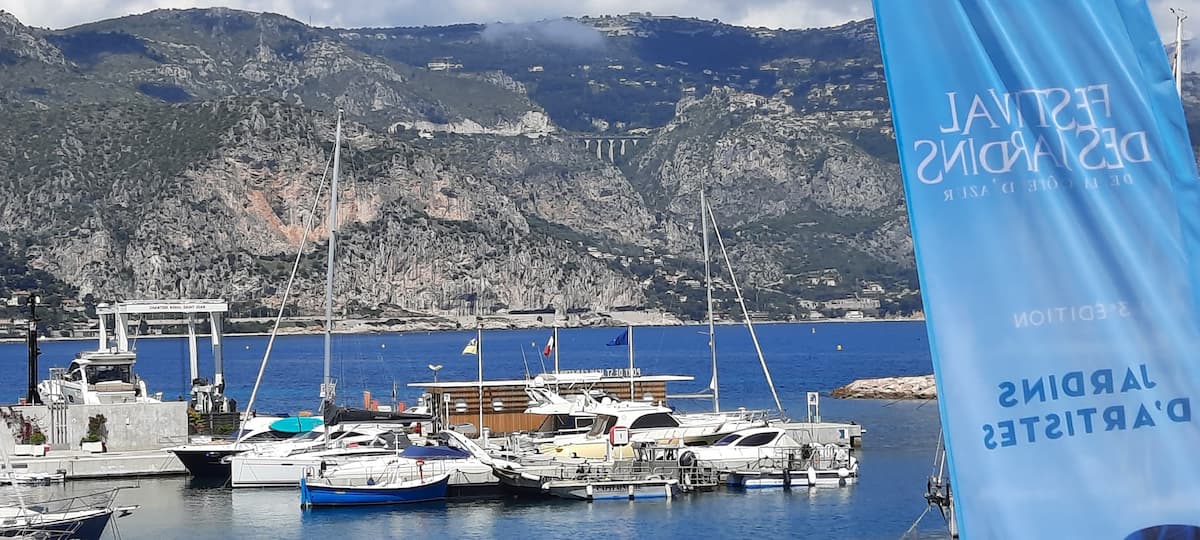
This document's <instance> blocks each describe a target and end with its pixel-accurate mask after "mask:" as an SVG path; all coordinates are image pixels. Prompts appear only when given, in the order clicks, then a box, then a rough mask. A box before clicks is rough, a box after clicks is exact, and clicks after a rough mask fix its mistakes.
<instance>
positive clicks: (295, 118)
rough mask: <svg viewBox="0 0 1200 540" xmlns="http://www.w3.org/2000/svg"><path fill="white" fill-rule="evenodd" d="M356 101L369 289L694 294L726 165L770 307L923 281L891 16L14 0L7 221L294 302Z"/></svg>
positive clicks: (164, 273) (239, 295)
mask: <svg viewBox="0 0 1200 540" xmlns="http://www.w3.org/2000/svg"><path fill="white" fill-rule="evenodd" d="M337 109H341V110H343V111H344V113H345V116H346V119H347V123H346V127H345V130H344V131H345V133H344V135H345V141H344V145H345V146H344V147H343V167H342V186H341V190H340V192H339V199H340V203H339V218H338V221H339V226H340V230H341V231H342V232H341V233H340V234H339V257H338V264H339V272H338V274H337V275H338V282H337V284H336V290H337V293H338V298H339V304H340V308H341V309H342V310H343V311H344V312H345V313H348V314H353V315H381V314H387V313H408V312H421V313H436V314H446V313H467V312H479V313H492V312H497V311H502V310H530V309H533V310H537V309H544V308H547V307H552V308H557V309H576V310H579V309H590V310H608V309H613V308H617V307H621V306H643V307H661V308H665V309H668V310H670V311H673V312H676V313H678V314H681V315H684V316H687V317H692V318H695V317H697V316H698V315H699V314H701V313H702V312H703V309H704V308H703V304H702V299H703V298H702V297H703V292H702V284H701V283H700V282H699V281H698V280H699V278H700V277H701V276H702V265H701V263H700V261H699V259H700V256H699V255H700V252H701V248H700V234H699V227H700V223H699V216H700V210H699V193H700V190H701V189H702V188H703V189H705V190H706V192H707V194H708V196H709V200H710V202H711V205H712V207H713V211H714V214H715V217H716V223H717V225H718V226H720V228H721V232H722V238H723V239H724V241H725V242H726V244H727V246H726V247H727V248H728V250H729V255H730V257H731V259H732V264H733V266H734V269H735V270H736V271H737V272H738V278H739V280H740V281H741V282H742V283H743V284H744V285H745V286H746V287H747V288H748V289H749V291H748V297H749V299H750V301H751V309H753V310H755V311H762V312H766V313H767V314H769V315H770V316H772V317H775V318H783V317H789V316H805V315H807V314H808V312H809V311H810V310H813V309H821V307H820V305H819V304H818V303H817V302H819V301H824V300H831V299H837V298H854V297H856V296H861V295H862V294H864V291H863V289H864V287H866V285H867V284H868V283H874V284H876V285H877V286H878V288H880V289H882V292H880V291H878V290H875V291H872V292H871V294H872V295H873V296H872V298H876V299H879V300H881V301H882V308H883V309H884V310H885V311H893V312H895V311H901V310H906V309H912V308H913V307H915V306H916V304H915V303H914V302H913V300H914V299H915V298H916V297H913V296H906V295H909V294H910V292H911V290H912V289H916V280H915V274H914V272H913V270H912V260H911V242H910V240H909V238H908V225H907V220H906V215H905V212H904V202H903V195H902V189H901V185H900V181H899V174H898V166H897V164H896V157H895V148H894V140H893V138H892V134H891V121H890V117H889V115H888V110H887V102H886V89H885V87H884V84H883V77H882V67H881V63H880V60H879V54H878V46H877V43H876V41H875V33H874V27H873V24H871V23H870V22H869V21H865V22H858V23H850V24H847V25H844V26H841V27H836V28H827V29H813V30H802V31H782V30H778V31H777V30H767V29H749V28H738V27H732V26H728V25H723V24H720V23H716V22H707V21H697V20H690V19H678V18H670V17H653V16H649V15H648V14H647V15H641V14H633V15H628V16H620V17H602V18H582V19H563V20H556V21H543V22H540V23H532V24H520V25H508V24H495V25H487V26H481V25H458V26H451V27H437V28H380V29H354V30H343V29H330V28H314V27H310V26H307V25H305V24H302V23H300V22H297V21H294V20H291V19H288V18H285V17H282V16H278V15H272V14H259V13H249V12H242V11H234V10H228V9H204V10H159V11H153V12H150V13H147V14H143V15H135V16H130V17H123V18H119V19H112V20H107V21H100V22H96V23H92V24H87V25H83V26H79V27H75V28H68V29H64V30H46V29H37V28H30V27H26V26H24V25H22V24H21V23H20V21H17V20H16V19H14V18H13V17H12V16H11V15H8V14H4V13H3V12H0V121H3V122H4V123H5V125H6V126H8V127H9V129H6V130H4V131H3V132H2V133H0V194H2V195H3V197H0V216H2V217H3V219H2V220H0V239H3V240H4V242H5V243H6V245H7V249H8V250H9V251H10V252H11V253H13V254H14V255H13V256H14V257H17V258H21V257H24V259H25V260H26V261H27V263H28V267H29V268H32V269H37V270H38V271H41V272H44V273H45V275H51V276H53V277H54V279H55V280H57V281H58V282H59V285H60V288H61V289H62V290H69V291H73V292H77V293H78V294H80V295H83V294H88V293H90V294H93V295H94V296H95V297H97V298H140V297H178V296H192V297H195V296H220V297H225V298H229V299H231V300H233V301H235V302H236V303H238V305H240V306H254V305H264V306H265V305H278V300H279V296H280V294H281V289H282V286H283V284H284V283H285V282H286V278H287V274H288V272H289V271H290V269H291V261H292V259H293V258H294V257H295V253H296V250H297V249H298V248H299V246H300V240H301V238H302V236H303V234H304V227H305V222H306V219H307V218H308V217H309V216H310V214H313V209H314V203H317V204H316V206H315V209H316V210H315V214H313V215H314V217H315V221H316V224H315V226H316V230H315V232H314V234H315V237H316V242H315V243H312V242H310V243H309V244H308V245H307V247H306V250H305V253H304V255H303V261H304V264H303V265H302V266H301V272H300V280H301V284H300V287H301V291H302V292H301V293H300V294H299V295H298V296H297V298H299V299H300V308H301V309H302V310H304V311H315V310H316V309H317V308H318V307H319V304H320V302H321V300H320V299H321V297H322V296H323V295H322V294H321V288H322V284H323V279H324V266H323V261H324V249H325V247H324V242H325V241H326V240H327V239H326V237H325V235H326V233H324V232H321V231H322V230H323V227H324V226H325V225H326V223H325V220H326V219H327V215H326V214H327V211H326V209H325V208H324V204H325V203H323V202H321V201H324V199H325V197H326V196H327V195H325V194H322V195H321V197H319V198H318V196H317V195H318V193H317V192H318V190H320V189H322V187H321V186H322V185H323V184H322V178H323V173H324V172H325V168H326V165H327V163H328V161H329V159H330V156H331V147H332V139H333V136H332V134H333V124H334V118H335V112H336V110H337ZM718 257H719V255H714V259H713V261H714V262H716V261H717V258H718ZM39 275H42V274H39ZM728 283H729V280H728V276H725V277H721V278H719V281H718V289H719V290H718V292H717V296H718V300H719V302H718V308H719V310H721V311H723V312H728V311H732V310H733V305H732V304H731V303H730V299H731V294H732V293H731V291H730V290H729V286H728ZM9 289H10V290H11V289H13V287H9ZM7 292H9V291H8V290H5V291H0V294H4V293H7ZM902 299H904V300H905V302H906V303H904V304H903V306H904V307H902V305H901V303H900V301H901V300H902Z"/></svg>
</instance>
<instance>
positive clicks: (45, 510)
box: [16, 487, 124, 524]
mask: <svg viewBox="0 0 1200 540" xmlns="http://www.w3.org/2000/svg"><path fill="white" fill-rule="evenodd" d="M122 489H124V487H116V488H112V489H108V490H105V491H98V492H95V493H88V494H86V495H75V496H73V497H66V498H62V499H49V500H44V501H37V502H27V503H26V504H25V506H24V507H22V508H21V509H20V510H19V511H18V512H17V513H16V516H23V517H27V519H28V520H29V523H31V524H36V521H37V519H38V518H39V516H40V515H44V514H65V513H70V512H78V511H81V510H98V509H104V508H112V507H113V503H115V502H116V500H117V495H118V494H119V493H120V492H121V490H122Z"/></svg>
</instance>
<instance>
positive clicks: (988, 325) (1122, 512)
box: [875, 0, 1200, 540]
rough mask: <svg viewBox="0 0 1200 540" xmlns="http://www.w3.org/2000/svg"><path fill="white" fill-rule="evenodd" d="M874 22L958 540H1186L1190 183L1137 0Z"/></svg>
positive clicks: (884, 14)
mask: <svg viewBox="0 0 1200 540" xmlns="http://www.w3.org/2000/svg"><path fill="white" fill-rule="evenodd" d="M1156 5H1157V3H1156ZM875 15H876V23H877V26H878V30H879V36H880V39H879V42H880V44H881V46H882V49H883V63H884V67H885V68H886V74H887V87H888V92H889V94H890V97H891V99H890V102H891V106H892V111H893V116H892V118H893V122H894V124H895V133H896V139H897V142H898V143H899V155H900V164H901V171H902V172H903V176H904V186H905V195H906V197H905V199H906V200H907V204H908V211H909V215H910V223H911V226H912V239H913V245H914V246H915V248H916V249H915V250H916V254H917V255H916V262H917V270H918V272H919V274H920V280H921V281H920V285H921V294H922V298H923V300H924V305H925V316H926V326H927V329H928V332H929V344H930V348H931V353H932V359H933V368H934V372H935V374H936V375H937V396H938V406H939V408H940V412H941V415H940V416H941V421H942V427H943V432H944V434H945V439H946V455H947V462H948V470H949V473H950V483H951V485H952V486H953V490H954V507H955V517H956V518H957V520H958V528H959V531H960V532H961V534H962V537H963V538H972V539H976V538H1022V539H1038V538H1114V539H1124V540H1134V539H1146V538H1197V537H1200V536H1197V535H1196V532H1197V531H1200V512H1198V511H1197V507H1196V504H1195V501H1197V500H1200V467H1197V466H1196V461H1195V458H1194V455H1193V454H1191V452H1192V451H1194V450H1191V449H1194V448H1197V447H1200V429H1197V421H1196V418H1197V417H1196V416H1193V412H1192V408H1193V407H1192V406H1191V400H1192V399H1200V362H1198V361H1197V359H1196V344H1197V343H1200V182H1197V177H1198V175H1197V169H1196V159H1195V156H1194V155H1193V152H1192V146H1191V143H1190V142H1189V140H1188V129H1187V122H1186V119H1185V117H1184V112H1183V107H1182V106H1181V102H1180V98H1179V95H1178V94H1177V93H1176V91H1175V87H1174V85H1173V84H1172V80H1171V69H1170V66H1169V65H1168V63H1167V55H1166V53H1165V52H1164V49H1163V46H1162V42H1161V41H1160V39H1159V32H1158V28H1157V27H1156V26H1155V19H1154V17H1153V15H1152V13H1151V12H1150V10H1149V9H1147V5H1146V2H1145V0H1056V1H1054V2H1046V1H1041V0H922V1H920V2H912V1H906V0H876V1H875ZM1016 269H1020V271H1017V270H1016ZM1185 449H1186V450H1185Z"/></svg>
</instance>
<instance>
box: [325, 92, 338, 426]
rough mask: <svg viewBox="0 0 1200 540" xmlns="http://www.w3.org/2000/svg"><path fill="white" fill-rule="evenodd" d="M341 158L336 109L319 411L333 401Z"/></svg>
mask: <svg viewBox="0 0 1200 540" xmlns="http://www.w3.org/2000/svg"><path fill="white" fill-rule="evenodd" d="M341 157H342V110H341V109H338V115H337V128H336V130H335V131H334V136H333V180H332V181H331V182H330V187H329V253H328V255H326V259H325V371H324V375H323V377H322V378H321V409H322V410H324V409H325V405H326V404H332V403H333V401H334V390H333V381H331V380H330V378H329V359H330V357H331V356H332V354H331V353H332V348H333V347H332V344H333V254H334V251H335V244H336V243H337V223H338V221H337V206H338V170H339V169H340V168H341V167H340V164H341Z"/></svg>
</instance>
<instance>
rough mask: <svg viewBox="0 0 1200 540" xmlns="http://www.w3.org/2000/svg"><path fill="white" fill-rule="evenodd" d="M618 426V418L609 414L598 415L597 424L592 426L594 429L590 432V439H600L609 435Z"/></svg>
mask: <svg viewBox="0 0 1200 540" xmlns="http://www.w3.org/2000/svg"><path fill="white" fill-rule="evenodd" d="M616 424H617V417H615V416H609V415H607V414H597V415H596V422H595V423H594V424H592V429H590V430H588V437H599V436H600V435H607V434H608V431H609V430H611V429H612V428H613V426H615V425H616Z"/></svg>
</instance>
